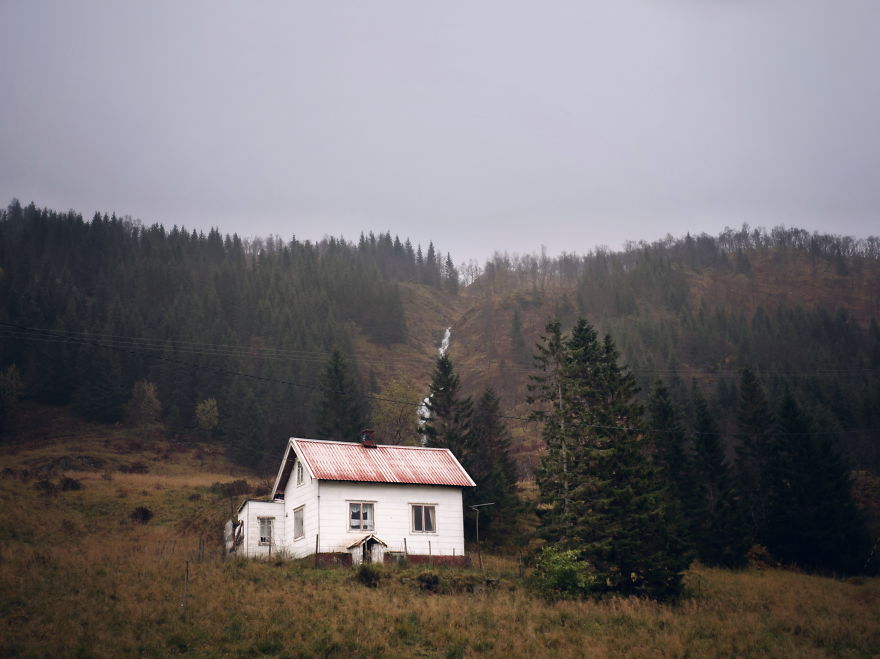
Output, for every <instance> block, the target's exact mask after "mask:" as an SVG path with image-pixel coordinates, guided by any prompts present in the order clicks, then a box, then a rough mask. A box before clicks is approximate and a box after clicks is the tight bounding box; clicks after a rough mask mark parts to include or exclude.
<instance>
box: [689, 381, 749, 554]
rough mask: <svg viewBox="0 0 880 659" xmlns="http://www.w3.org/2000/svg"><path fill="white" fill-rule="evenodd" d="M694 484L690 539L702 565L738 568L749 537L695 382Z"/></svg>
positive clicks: (709, 415) (711, 420)
mask: <svg viewBox="0 0 880 659" xmlns="http://www.w3.org/2000/svg"><path fill="white" fill-rule="evenodd" d="M691 395H692V398H693V409H694V419H693V435H694V439H693V441H694V471H693V477H694V485H695V488H696V497H697V502H696V503H697V510H696V517H695V518H694V519H693V527H692V529H693V530H692V537H693V538H694V543H695V545H696V550H697V554H698V556H699V557H700V560H702V561H703V562H704V563H707V564H709V565H723V566H726V567H741V566H742V565H744V564H745V561H746V550H747V549H748V548H749V536H748V529H747V525H746V520H745V517H744V515H743V512H742V506H741V502H740V499H739V495H738V493H737V491H736V488H735V487H734V482H733V476H732V474H731V471H730V468H729V467H728V465H727V462H726V461H725V459H724V448H723V446H722V444H721V431H720V430H719V428H718V423H717V422H716V421H715V418H714V416H713V415H712V413H711V411H710V410H709V405H708V403H707V402H706V399H705V398H704V397H703V395H702V393H701V392H700V389H699V387H697V383H696V382H694V383H693V387H692V394H691Z"/></svg>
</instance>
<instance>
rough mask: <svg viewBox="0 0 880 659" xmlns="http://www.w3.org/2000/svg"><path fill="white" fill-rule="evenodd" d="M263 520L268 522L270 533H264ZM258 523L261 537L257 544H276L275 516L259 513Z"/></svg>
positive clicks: (265, 545) (266, 545) (263, 545)
mask: <svg viewBox="0 0 880 659" xmlns="http://www.w3.org/2000/svg"><path fill="white" fill-rule="evenodd" d="M263 522H268V529H269V535H263ZM257 525H258V526H259V531H258V536H257V537H258V538H259V541H258V542H257V544H258V545H259V546H261V547H268V546H269V545H272V544H275V517H274V516H272V517H269V516H268V515H258V516H257ZM263 538H268V540H264V539H263Z"/></svg>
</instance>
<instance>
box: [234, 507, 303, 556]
mask: <svg viewBox="0 0 880 659" xmlns="http://www.w3.org/2000/svg"><path fill="white" fill-rule="evenodd" d="M260 517H274V518H275V521H274V523H273V526H272V538H273V543H272V545H261V544H260ZM238 519H239V520H241V521H242V523H243V524H244V540H243V541H242V545H241V547H240V548H239V550H238V552H239V553H240V554H242V555H243V556H251V557H260V556H266V557H268V556H269V554H270V551H271V554H272V555H273V556H275V555H277V554H279V553H281V551H282V550H283V546H284V544H285V540H284V538H285V535H284V533H285V526H286V525H285V523H284V522H285V520H284V504H283V503H281V502H280V501H247V502H245V504H244V506H242V508H241V510H240V511H239V513H238ZM291 523H292V522H291Z"/></svg>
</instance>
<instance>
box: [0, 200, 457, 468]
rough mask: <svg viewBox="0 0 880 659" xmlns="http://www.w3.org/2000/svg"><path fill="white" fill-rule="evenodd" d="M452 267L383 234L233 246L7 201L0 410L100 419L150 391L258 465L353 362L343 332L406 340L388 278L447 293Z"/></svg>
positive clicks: (204, 236)
mask: <svg viewBox="0 0 880 659" xmlns="http://www.w3.org/2000/svg"><path fill="white" fill-rule="evenodd" d="M389 250H390V253H391V254H392V255H393V258H389V256H388V252H389ZM451 263H452V261H451V258H449V257H448V256H447V258H446V260H445V261H443V260H441V259H440V257H439V253H438V252H436V251H435V248H434V246H433V244H431V245H429V247H428V250H427V254H425V255H423V253H422V248H421V246H416V247H415V248H413V246H412V244H411V243H410V241H409V240H406V241H404V242H402V243H401V241H400V240H399V239H398V238H397V237H395V238H393V239H392V238H391V236H390V234H383V235H379V236H378V237H376V236H374V235H372V234H370V235H369V236H366V237H362V238H361V240H360V241H359V242H358V243H350V242H347V241H345V240H343V239H337V238H327V239H324V240H321V241H318V242H311V241H300V240H297V239H296V238H295V237H294V238H291V239H290V240H288V241H284V240H281V239H280V238H278V237H272V238H268V239H252V240H243V239H241V238H240V237H238V236H237V235H221V234H220V232H219V231H218V230H216V229H212V230H211V231H209V232H208V233H203V232H196V231H186V230H185V229H183V228H178V227H174V228H172V229H171V230H166V229H165V228H164V227H162V226H161V225H158V224H154V225H152V226H144V225H142V224H141V223H139V222H135V221H132V220H130V219H128V218H120V217H116V216H107V215H101V214H98V213H96V214H95V215H94V217H92V219H91V220H84V219H83V217H82V216H81V215H79V214H77V213H75V212H73V211H70V212H67V213H59V212H55V211H51V210H47V209H40V208H37V207H36V206H35V205H34V204H30V205H28V206H24V207H23V206H21V205H20V204H19V203H18V202H17V201H13V202H12V203H11V204H10V205H9V207H8V208H7V209H6V210H3V211H0V264H2V265H0V267H2V270H0V332H2V336H3V340H2V342H0V370H2V372H3V373H4V374H5V375H4V379H3V381H4V382H8V383H9V385H8V386H5V387H4V391H8V392H13V393H12V394H6V395H4V397H3V403H2V414H0V420H6V419H7V417H8V416H9V415H8V414H6V410H7V408H8V407H9V405H10V404H11V403H10V402H9V401H12V400H14V399H16V398H18V397H21V396H24V397H26V398H28V399H31V400H35V401H39V402H45V403H51V404H70V405H71V406H72V408H73V409H74V410H75V411H76V413H77V414H79V415H80V416H82V417H83V418H85V419H89V420H96V421H102V422H116V421H120V420H123V419H124V418H125V417H126V409H127V405H128V404H129V403H130V401H131V400H132V399H133V398H139V399H140V401H141V403H143V401H144V400H148V399H149V398H150V397H155V398H156V399H157V400H158V401H160V407H159V410H160V412H159V419H160V420H161V421H162V422H164V423H165V424H166V426H167V427H168V429H169V431H170V432H171V433H179V432H185V431H198V432H202V433H204V434H205V436H207V437H210V438H211V439H213V440H214V441H219V442H222V443H224V444H226V445H227V446H228V447H229V449H230V453H231V455H232V456H233V458H234V459H236V460H238V461H240V462H242V463H245V464H249V465H264V466H268V465H269V464H271V462H272V461H274V460H275V459H276V458H277V456H276V455H275V454H276V453H277V438H278V437H287V436H289V435H290V434H291V433H300V434H302V435H305V436H309V435H314V434H315V433H316V432H317V430H318V425H319V419H320V415H319V414H318V412H317V409H318V408H317V406H318V401H319V392H320V382H319V377H320V372H321V369H322V366H323V365H324V364H325V363H326V362H327V358H328V355H329V354H331V353H332V351H333V350H334V349H338V350H339V351H341V353H342V354H344V355H346V356H347V357H348V358H349V359H352V355H353V351H352V336H353V333H354V331H360V332H362V333H363V334H365V335H366V336H367V337H368V338H369V339H370V340H371V341H373V342H375V343H378V344H385V345H387V344H392V343H397V342H403V341H405V340H406V337H407V328H406V319H405V315H404V307H403V302H402V298H401V291H400V283H401V282H407V281H417V282H420V283H424V284H425V285H429V286H436V287H439V288H443V289H445V290H448V291H455V290H457V273H456V272H455V269H454V268H453V267H451ZM13 367H14V371H13V370H10V369H13ZM138 383H141V384H140V385H139V384H138ZM142 383H148V384H149V385H151V386H152V387H153V388H152V389H149V395H148V394H146V393H145V391H146V390H145V389H144V385H143V384H142ZM137 386H139V387H140V388H139V389H138V388H137ZM145 405H146V409H149V408H150V405H149V404H146V403H145ZM200 406H201V408H200ZM199 409H201V414H199ZM215 418H216V421H215V420H214V419H215ZM7 426H8V423H7Z"/></svg>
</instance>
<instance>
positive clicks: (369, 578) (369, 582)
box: [357, 563, 382, 588]
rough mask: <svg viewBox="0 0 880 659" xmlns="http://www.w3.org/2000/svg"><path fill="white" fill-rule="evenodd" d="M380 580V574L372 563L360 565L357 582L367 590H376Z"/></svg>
mask: <svg viewBox="0 0 880 659" xmlns="http://www.w3.org/2000/svg"><path fill="white" fill-rule="evenodd" d="M381 579H382V572H381V571H380V570H379V568H377V567H376V566H375V565H373V564H372V563H361V566H360V567H359V568H358V571H357V580H358V581H360V582H361V583H362V584H364V585H365V586H366V587H367V588H376V587H377V586H378V585H379V581H380V580H381Z"/></svg>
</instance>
